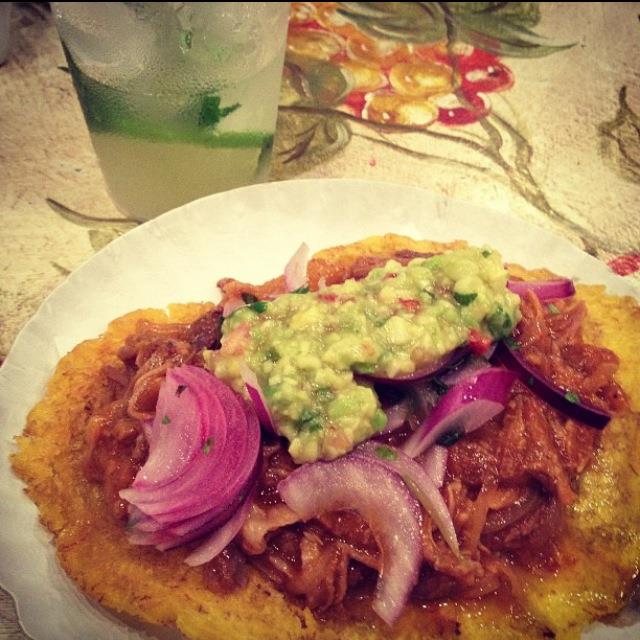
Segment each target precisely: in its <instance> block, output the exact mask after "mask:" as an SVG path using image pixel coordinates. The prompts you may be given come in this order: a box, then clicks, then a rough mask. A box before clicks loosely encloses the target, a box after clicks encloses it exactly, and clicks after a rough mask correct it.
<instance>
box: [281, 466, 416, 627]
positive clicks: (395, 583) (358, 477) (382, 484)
mask: <svg viewBox="0 0 640 640" xmlns="http://www.w3.org/2000/svg"><path fill="white" fill-rule="evenodd" d="M278 492H279V493H280V495H281V497H282V499H283V500H284V502H285V503H286V504H287V506H288V507H289V508H290V509H291V510H292V511H294V512H295V513H296V515H298V516H299V517H300V518H301V519H303V520H309V519H310V518H313V517H315V516H319V515H322V514H323V513H328V512H330V511H341V510H345V509H353V510H355V511H357V512H358V513H359V514H360V515H361V516H362V517H363V518H364V520H365V521H366V522H367V523H368V524H369V526H370V527H371V530H372V532H373V534H374V536H375V538H376V541H377V542H378V545H379V547H380V551H381V555H382V570H381V571H380V575H379V578H378V583H377V585H376V595H375V599H374V602H373V609H374V611H375V612H376V613H377V614H378V615H379V616H380V617H381V618H382V619H383V620H384V621H385V622H386V623H387V624H389V625H391V624H393V622H394V621H395V620H396V619H397V618H398V616H399V615H400V613H401V612H402V609H403V607H404V605H405V603H406V601H407V598H408V597H409V594H410V593H411V589H412V588H413V587H414V586H415V584H416V582H417V580H418V573H419V570H420V564H421V562H422V512H421V510H420V505H419V504H418V502H417V501H416V500H415V498H414V497H413V496H412V495H411V494H410V493H409V491H408V490H407V488H406V486H405V485H404V483H403V482H402V480H401V479H400V477H399V476H398V474H397V473H395V472H392V471H390V470H389V469H386V468H385V467H383V466H382V465H380V464H377V463H376V462H375V461H374V460H372V459H370V458H368V457H366V458H365V457H364V456H362V455H360V456H354V455H348V456H344V457H342V458H338V459H337V460H334V461H332V462H315V463H312V464H305V465H303V466H302V467H300V468H299V469H296V470H295V471H294V472H293V473H291V474H289V476H288V477H287V478H286V479H284V480H282V481H281V482H280V484H279V485H278Z"/></svg>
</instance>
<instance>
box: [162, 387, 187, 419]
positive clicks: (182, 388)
mask: <svg viewBox="0 0 640 640" xmlns="http://www.w3.org/2000/svg"><path fill="white" fill-rule="evenodd" d="M186 388H187V385H186V384H179V385H178V386H177V387H176V395H177V396H181V395H182V394H183V392H184V390H185V389H186ZM165 418H166V416H165Z"/></svg>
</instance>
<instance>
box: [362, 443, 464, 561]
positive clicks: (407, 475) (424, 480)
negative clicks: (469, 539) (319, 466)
mask: <svg viewBox="0 0 640 640" xmlns="http://www.w3.org/2000/svg"><path fill="white" fill-rule="evenodd" d="M354 455H364V456H366V457H367V458H370V459H372V460H374V461H375V462H376V463H377V464H380V465H382V466H383V467H385V468H387V469H390V470H391V471H395V472H396V473H398V474H399V475H400V477H401V478H402V479H403V480H404V481H405V483H406V484H407V486H408V487H409V489H410V490H411V493H412V494H413V495H414V496H415V497H416V498H417V499H418V501H419V502H420V504H421V505H422V506H423V507H424V510H425V511H426V512H427V513H428V514H429V516H430V517H431V519H432V520H433V523H434V524H435V525H436V527H438V529H439V530H440V533H441V534H442V537H443V538H444V541H445V542H446V543H447V544H448V545H449V547H450V549H451V550H452V551H453V552H454V553H455V554H459V553H460V548H459V547H458V538H457V536H456V530H455V528H454V526H453V520H452V519H451V514H450V513H449V509H448V508H447V505H446V503H445V501H444V499H443V498H442V496H441V495H440V492H439V491H438V488H437V487H436V486H435V484H434V483H433V480H432V479H431V478H430V477H429V474H428V473H427V472H426V471H425V469H424V467H422V466H421V465H420V464H418V463H417V462H416V461H415V460H413V459H412V458H410V457H409V456H407V455H405V454H404V453H403V452H402V451H400V450H399V449H395V448H394V447H390V446H387V445H379V444H374V443H373V442H366V443H365V444H363V445H360V446H359V447H358V448H357V449H356V450H355V451H354Z"/></svg>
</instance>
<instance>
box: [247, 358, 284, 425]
mask: <svg viewBox="0 0 640 640" xmlns="http://www.w3.org/2000/svg"><path fill="white" fill-rule="evenodd" d="M240 375H241V376H242V381H243V382H244V386H245V387H246V389H247V393H248V394H249V398H251V402H252V403H253V408H254V409H255V412H256V415H257V416H258V421H259V422H260V424H261V425H262V426H263V427H265V428H266V429H267V430H268V431H270V432H271V433H273V434H276V435H277V434H278V431H277V430H276V426H275V424H274V422H273V418H272V417H271V412H270V411H269V407H268V406H267V401H266V399H265V397H264V393H262V389H261V388H260V383H259V382H258V378H257V376H256V374H255V373H254V372H253V371H251V369H249V366H248V365H247V363H246V362H243V363H242V365H241V366H240Z"/></svg>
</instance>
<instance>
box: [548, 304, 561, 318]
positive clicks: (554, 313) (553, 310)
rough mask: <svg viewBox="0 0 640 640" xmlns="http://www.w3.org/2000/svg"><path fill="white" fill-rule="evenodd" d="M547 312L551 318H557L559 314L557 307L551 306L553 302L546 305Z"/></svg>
mask: <svg viewBox="0 0 640 640" xmlns="http://www.w3.org/2000/svg"><path fill="white" fill-rule="evenodd" d="M547 311H548V312H549V313H550V314H551V315H552V316H557V315H558V314H559V313H560V309H558V307H556V305H555V304H553V302H550V303H549V304H548V305H547Z"/></svg>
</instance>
